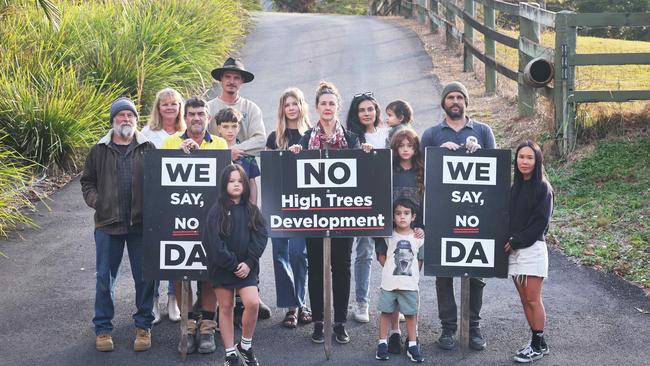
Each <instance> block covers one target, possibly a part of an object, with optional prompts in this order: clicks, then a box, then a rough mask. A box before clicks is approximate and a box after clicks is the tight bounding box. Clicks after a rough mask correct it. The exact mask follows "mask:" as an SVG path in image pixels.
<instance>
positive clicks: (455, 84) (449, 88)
mask: <svg viewBox="0 0 650 366" xmlns="http://www.w3.org/2000/svg"><path fill="white" fill-rule="evenodd" d="M451 92H459V93H461V94H463V96H465V106H468V105H469V97H468V96H467V88H465V85H463V84H461V83H460V82H459V81H452V82H451V83H449V84H447V85H445V87H444V88H443V89H442V98H441V99H440V105H442V107H443V108H444V107H445V98H446V97H447V94H449V93H451Z"/></svg>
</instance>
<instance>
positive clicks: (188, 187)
mask: <svg viewBox="0 0 650 366" xmlns="http://www.w3.org/2000/svg"><path fill="white" fill-rule="evenodd" d="M230 163H231V162H230V150H195V151H192V153H191V154H185V153H184V152H182V151H180V150H149V151H147V152H146V153H145V174H144V213H143V220H144V223H143V231H144V276H145V278H146V279H148V280H152V279H165V280H167V279H170V280H171V279H175V280H178V279H184V278H187V279H190V280H206V279H208V274H207V261H206V256H205V250H204V249H203V245H202V243H201V240H202V227H203V224H204V220H205V216H206V214H207V213H208V211H209V210H210V207H212V205H213V204H214V203H215V202H216V201H217V196H218V193H219V177H220V176H221V171H222V170H223V168H224V167H225V166H226V165H228V164H230Z"/></svg>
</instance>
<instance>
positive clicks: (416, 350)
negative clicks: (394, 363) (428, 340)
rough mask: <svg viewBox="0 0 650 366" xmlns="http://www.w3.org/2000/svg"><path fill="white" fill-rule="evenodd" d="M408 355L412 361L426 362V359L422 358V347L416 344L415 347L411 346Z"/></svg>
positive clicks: (407, 351)
mask: <svg viewBox="0 0 650 366" xmlns="http://www.w3.org/2000/svg"><path fill="white" fill-rule="evenodd" d="M406 355H407V356H408V357H409V358H410V359H411V361H413V362H418V363H419V362H424V357H422V354H421V353H420V345H418V344H416V345H415V346H411V347H409V348H408V349H407V350H406Z"/></svg>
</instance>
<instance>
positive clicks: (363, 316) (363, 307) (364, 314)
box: [353, 302, 370, 323]
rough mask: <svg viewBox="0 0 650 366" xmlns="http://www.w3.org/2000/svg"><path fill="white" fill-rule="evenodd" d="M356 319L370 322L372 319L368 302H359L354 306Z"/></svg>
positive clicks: (360, 321) (361, 321)
mask: <svg viewBox="0 0 650 366" xmlns="http://www.w3.org/2000/svg"><path fill="white" fill-rule="evenodd" d="M353 317H354V320H356V321H358V322H359V323H368V322H369V321H370V315H369V314H368V303H366V302H357V304H356V306H355V308H354V315H353Z"/></svg>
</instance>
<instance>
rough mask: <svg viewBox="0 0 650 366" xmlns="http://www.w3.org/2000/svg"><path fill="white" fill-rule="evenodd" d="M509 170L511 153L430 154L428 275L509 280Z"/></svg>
mask: <svg viewBox="0 0 650 366" xmlns="http://www.w3.org/2000/svg"><path fill="white" fill-rule="evenodd" d="M510 166H511V163H510V150H478V151H476V152H475V153H473V154H468V153H466V152H465V150H462V151H450V150H447V149H444V148H439V147H431V148H427V149H426V168H425V180H426V194H425V199H424V209H425V241H426V243H425V245H426V246H425V252H424V253H425V261H424V273H425V274H426V275H431V276H448V277H460V276H471V277H502V278H505V277H507V275H508V257H507V255H506V254H505V252H504V251H503V245H504V244H505V242H506V240H507V239H508V208H509V207H508V198H509V192H510Z"/></svg>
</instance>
